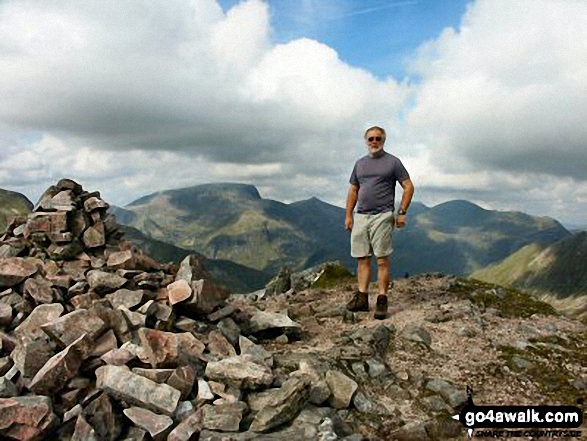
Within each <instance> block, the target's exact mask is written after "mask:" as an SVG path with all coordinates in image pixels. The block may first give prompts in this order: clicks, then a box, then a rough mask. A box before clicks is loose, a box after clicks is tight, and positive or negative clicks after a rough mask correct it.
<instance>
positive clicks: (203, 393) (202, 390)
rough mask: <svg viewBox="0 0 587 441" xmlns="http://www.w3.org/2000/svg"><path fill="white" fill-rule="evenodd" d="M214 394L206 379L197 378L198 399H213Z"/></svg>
mask: <svg viewBox="0 0 587 441" xmlns="http://www.w3.org/2000/svg"><path fill="white" fill-rule="evenodd" d="M213 399H214V394H213V393H212V391H211V390H210V386H209V385H208V383H207V382H206V380H198V400H200V401H208V400H213Z"/></svg>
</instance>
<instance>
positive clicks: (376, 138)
mask: <svg viewBox="0 0 587 441" xmlns="http://www.w3.org/2000/svg"><path fill="white" fill-rule="evenodd" d="M381 139H383V138H381V136H370V137H369V138H367V141H369V142H373V141H377V142H379V141H381Z"/></svg>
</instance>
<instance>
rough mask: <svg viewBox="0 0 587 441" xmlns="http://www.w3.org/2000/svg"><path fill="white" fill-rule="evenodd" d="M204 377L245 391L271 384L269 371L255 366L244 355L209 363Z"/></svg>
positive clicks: (271, 376) (271, 374)
mask: <svg viewBox="0 0 587 441" xmlns="http://www.w3.org/2000/svg"><path fill="white" fill-rule="evenodd" d="M206 376H207V377H208V378H209V379H211V380H217V381H222V382H225V383H227V384H230V385H233V386H235V387H238V388H245V389H258V388H260V387H267V386H269V385H270V384H271V383H272V382H273V373H272V372H271V369H270V368H268V367H267V366H264V365H261V364H257V363H256V362H255V360H254V359H251V358H249V357H248V356H246V355H244V356H243V355H240V356H236V357H229V358H225V359H224V360H220V361H216V362H209V363H208V364H207V365H206Z"/></svg>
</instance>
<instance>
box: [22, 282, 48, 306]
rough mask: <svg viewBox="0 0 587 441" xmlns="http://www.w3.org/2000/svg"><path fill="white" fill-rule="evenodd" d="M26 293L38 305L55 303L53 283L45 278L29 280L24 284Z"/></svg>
mask: <svg viewBox="0 0 587 441" xmlns="http://www.w3.org/2000/svg"><path fill="white" fill-rule="evenodd" d="M24 292H25V294H28V295H29V296H31V297H32V298H33V299H35V301H36V302H37V303H53V294H52V292H51V282H49V281H48V280H46V279H45V278H43V277H40V276H39V277H35V278H34V279H33V278H30V279H27V280H26V281H25V282H24Z"/></svg>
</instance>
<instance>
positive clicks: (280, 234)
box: [113, 183, 571, 276]
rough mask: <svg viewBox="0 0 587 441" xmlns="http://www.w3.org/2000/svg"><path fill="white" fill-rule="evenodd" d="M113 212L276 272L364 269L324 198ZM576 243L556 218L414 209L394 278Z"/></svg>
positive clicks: (160, 198) (182, 192) (461, 269)
mask: <svg viewBox="0 0 587 441" xmlns="http://www.w3.org/2000/svg"><path fill="white" fill-rule="evenodd" d="M113 212H114V213H115V214H116V216H117V219H118V220H119V222H120V223H122V224H126V225H130V226H133V227H135V228H137V229H138V230H140V231H142V232H143V233H144V234H145V235H147V236H149V237H152V238H155V239H157V240H161V241H163V242H167V243H171V244H173V245H175V246H178V247H180V248H184V249H192V250H196V251H198V252H200V253H202V254H204V255H205V256H207V257H209V258H215V259H225V260H230V261H233V262H236V263H239V264H241V265H244V266H247V267H250V268H254V269H256V270H259V271H262V272H266V273H273V274H274V273H276V272H277V271H279V269H280V268H281V267H282V266H283V265H287V266H289V267H291V268H292V269H294V270H301V269H304V268H307V267H309V266H313V265H315V264H317V263H321V262H323V261H326V260H339V261H340V262H341V263H342V264H343V265H345V266H346V267H347V268H349V269H352V270H353V271H354V270H355V267H356V261H355V259H353V258H352V257H351V256H350V243H349V242H350V238H349V233H347V232H346V231H345V229H344V219H345V210H344V209H343V208H340V207H336V206H334V205H330V204H328V203H326V202H323V201H321V200H319V199H317V198H311V199H308V200H304V201H299V202H294V203H291V204H285V203H282V202H278V201H274V200H270V199H263V198H262V197H261V196H260V195H259V192H258V191H257V189H256V188H255V187H254V186H252V185H246V184H231V183H224V184H204V185H197V186H194V187H189V188H183V189H178V190H167V191H162V192H157V193H153V194H150V195H148V196H145V197H142V198H140V199H137V200H136V201H134V202H132V203H130V204H128V205H127V206H125V207H124V208H115V209H114V210H113ZM570 235H571V233H570V232H569V231H567V230H566V229H565V228H564V227H563V226H562V225H561V224H560V223H559V222H557V221H556V220H554V219H552V218H548V217H536V216H529V215H527V214H524V213H520V212H501V211H492V210H485V209H483V208H481V207H479V206H477V205H475V204H473V203H471V202H468V201H463V200H456V201H449V202H445V203H443V204H439V205H436V206H434V207H427V206H425V205H424V204H422V203H419V202H413V203H412V205H411V207H410V209H409V216H408V226H407V227H406V228H404V229H402V230H400V231H396V234H395V235H394V256H393V259H392V273H393V274H394V275H395V276H400V275H404V274H405V273H410V274H416V273H423V272H429V271H439V272H444V273H451V274H456V275H463V274H469V273H471V272H473V271H475V270H477V269H480V268H483V267H485V266H487V265H489V264H491V263H495V262H498V261H500V260H502V259H504V258H506V257H507V256H509V255H510V254H512V253H514V252H515V251H517V250H519V249H520V248H522V247H524V246H526V245H529V244H533V243H537V244H540V245H550V244H553V243H555V242H557V241H559V240H561V239H563V238H564V237H567V236H570Z"/></svg>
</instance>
